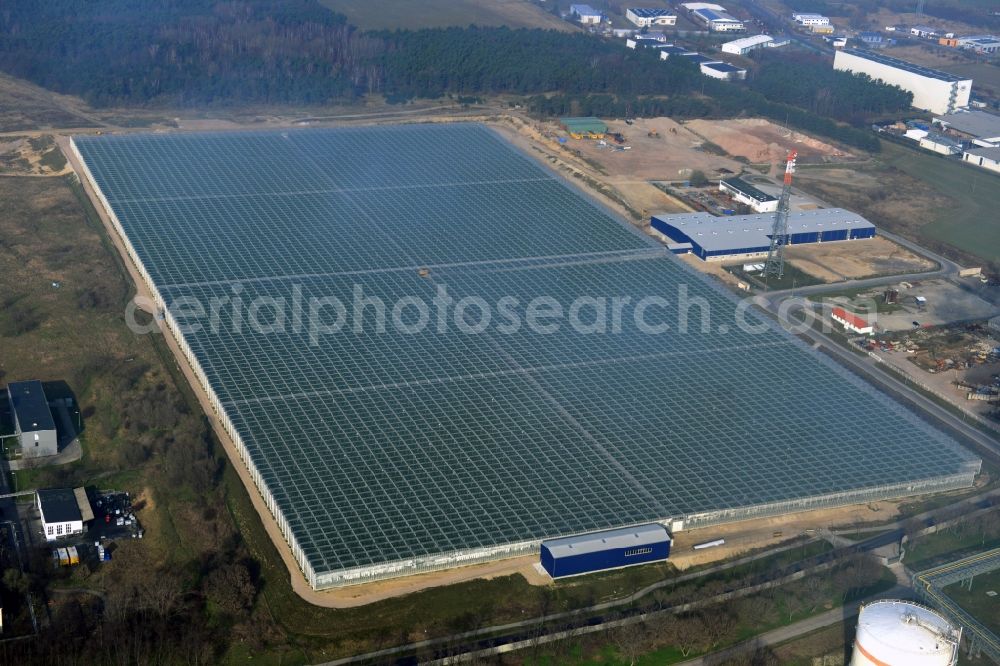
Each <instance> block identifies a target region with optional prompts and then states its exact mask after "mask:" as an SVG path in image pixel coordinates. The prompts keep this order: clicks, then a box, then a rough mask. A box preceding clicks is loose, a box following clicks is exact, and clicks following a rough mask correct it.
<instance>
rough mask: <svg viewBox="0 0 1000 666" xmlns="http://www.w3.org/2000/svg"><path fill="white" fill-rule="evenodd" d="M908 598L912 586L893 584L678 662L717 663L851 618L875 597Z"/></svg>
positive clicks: (698, 665)
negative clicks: (819, 612)
mask: <svg viewBox="0 0 1000 666" xmlns="http://www.w3.org/2000/svg"><path fill="white" fill-rule="evenodd" d="M912 598H913V590H911V589H909V588H906V587H902V586H900V585H897V586H896V587H893V588H892V589H890V590H886V591H885V592H881V593H879V594H874V595H872V596H870V597H865V598H864V599H860V600H858V601H854V602H851V603H849V604H846V605H844V606H842V607H840V608H834V609H833V610H831V611H827V612H825V613H821V614H819V615H815V616H813V617H809V618H806V619H805V620H801V621H799V622H796V623H794V624H789V625H788V626H785V627H779V628H777V629H775V630H773V631H768V632H766V633H763V634H761V635H759V636H756V637H755V638H752V639H750V640H748V641H744V642H743V643H738V644H736V645H734V646H733V647H731V648H727V649H725V650H720V651H719V652H713V653H712V654H708V655H705V656H703V657H698V658H697V659H690V660H688V661H684V662H681V663H680V664H678V666H712V665H713V664H719V663H721V662H723V661H725V660H726V659H730V658H732V657H736V656H739V655H741V654H744V653H746V652H747V651H751V650H754V649H756V648H760V647H765V646H768V645H780V644H781V643H787V642H788V641H790V640H792V639H795V638H798V637H800V636H805V635H806V634H810V633H812V632H814V631H816V630H818V629H823V628H824V627H829V626H831V625H834V624H837V623H838V622H843V621H844V620H848V619H850V618H853V617H855V616H856V615H857V614H858V611H859V609H860V608H861V606H862V605H863V604H866V603H868V602H869V601H876V600H878V599H912Z"/></svg>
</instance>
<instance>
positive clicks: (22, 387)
mask: <svg viewBox="0 0 1000 666" xmlns="http://www.w3.org/2000/svg"><path fill="white" fill-rule="evenodd" d="M7 396H8V398H9V400H10V407H11V411H12V412H13V413H14V427H15V428H16V432H17V433H18V435H20V444H21V455H23V456H24V457H25V458H38V457H41V456H54V455H55V454H56V453H58V450H59V446H58V439H57V437H56V424H55V421H53V419H52V412H51V411H50V410H49V403H48V401H47V400H46V398H45V391H44V389H43V388H42V383H41V382H40V381H37V380H31V381H25V382H11V383H9V384H8V385H7Z"/></svg>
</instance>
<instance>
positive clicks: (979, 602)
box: [945, 571, 1000, 634]
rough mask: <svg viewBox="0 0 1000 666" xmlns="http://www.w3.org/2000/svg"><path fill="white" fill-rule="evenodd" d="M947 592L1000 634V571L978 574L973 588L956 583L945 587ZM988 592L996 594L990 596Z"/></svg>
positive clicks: (973, 582)
mask: <svg viewBox="0 0 1000 666" xmlns="http://www.w3.org/2000/svg"><path fill="white" fill-rule="evenodd" d="M945 592H947V594H948V596H949V597H951V598H952V599H953V600H954V601H955V602H956V603H957V604H958V605H959V606H961V607H962V608H964V609H965V610H967V611H969V613H971V614H972V616H973V617H975V618H976V619H977V620H979V621H980V622H982V623H983V624H985V625H986V626H987V627H989V628H990V629H992V630H993V631H994V632H996V633H998V634H1000V571H993V572H991V573H989V574H986V575H983V576H976V577H975V579H974V580H973V581H972V589H971V590H970V589H969V588H967V587H962V585H961V584H960V583H956V584H955V585H951V586H949V587H947V588H945ZM987 592H995V593H996V594H995V595H993V596H989V595H987V594H986V593H987Z"/></svg>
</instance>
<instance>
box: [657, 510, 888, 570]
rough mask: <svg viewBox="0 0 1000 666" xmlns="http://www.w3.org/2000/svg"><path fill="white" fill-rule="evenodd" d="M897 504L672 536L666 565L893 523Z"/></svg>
mask: <svg viewBox="0 0 1000 666" xmlns="http://www.w3.org/2000/svg"><path fill="white" fill-rule="evenodd" d="M900 503H901V501H900V500H894V501H891V502H890V501H885V502H871V503H869V504H853V505H851V506H845V507H840V508H834V509H817V510H815V511H803V512H801V513H792V514H786V515H783V516H773V517H770V518H758V519H755V520H745V521H741V522H738V523H729V524H726V525H716V526H714V527H704V528H700V529H696V530H690V531H681V532H677V533H676V534H674V535H673V536H674V543H673V547H672V548H671V552H670V562H671V563H672V564H673V565H674V566H676V567H677V568H679V569H687V568H688V567H692V566H696V565H700V564H708V563H710V562H716V561H719V560H722V559H725V558H729V557H735V556H737V555H739V554H741V553H745V552H747V551H749V550H756V549H758V548H764V547H767V546H772V547H773V546H774V545H775V544H778V543H780V542H782V541H787V540H789V539H792V538H794V537H797V536H803V535H806V536H811V535H813V534H816V533H818V532H821V531H823V530H830V529H835V528H854V527H860V526H862V525H866V524H872V523H884V522H889V521H892V520H894V519H895V517H896V516H897V515H898V513H899V505H900ZM716 539H725V541H726V543H725V544H724V545H722V546H719V547H717V548H706V549H704V550H694V549H693V547H694V545H695V544H699V543H705V542H707V541H715V540H716Z"/></svg>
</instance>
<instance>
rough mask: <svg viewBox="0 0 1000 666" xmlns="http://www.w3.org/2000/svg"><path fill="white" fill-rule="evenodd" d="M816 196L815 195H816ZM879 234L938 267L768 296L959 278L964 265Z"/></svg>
mask: <svg viewBox="0 0 1000 666" xmlns="http://www.w3.org/2000/svg"><path fill="white" fill-rule="evenodd" d="M814 198H815V197H814ZM878 233H879V236H882V237H883V238H886V239H888V240H891V241H892V242H894V243H896V244H897V245H902V246H903V247H905V248H906V249H908V250H910V251H911V252H913V253H914V254H917V255H920V256H923V257H927V258H928V259H930V260H931V261H934V262H936V263H937V264H938V269H937V270H933V271H924V272H922V273H905V274H902V275H883V276H881V277H874V278H865V279H861V280H844V281H843V282H831V283H829V284H813V285H809V286H807V287H795V288H794V289H780V290H775V291H769V292H767V294H766V297H767V298H769V299H775V298H786V297H805V296H812V295H815V294H822V293H827V292H840V291H846V290H848V289H863V288H866V287H879V286H882V285H890V284H899V283H900V282H912V281H914V280H930V279H935V278H957V277H958V272H959V271H960V270H961V269H962V267H961V266H960V265H959V264H957V263H955V262H954V261H952V260H951V259H947V258H946V257H942V256H941V255H940V254H937V253H935V252H931V251H930V250H927V249H925V248H923V247H920V246H919V245H917V244H916V243H914V242H912V241H909V240H907V239H905V238H903V237H902V236H897V235H896V234H892V233H889V232H887V231H884V230H882V229H879V231H878Z"/></svg>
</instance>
